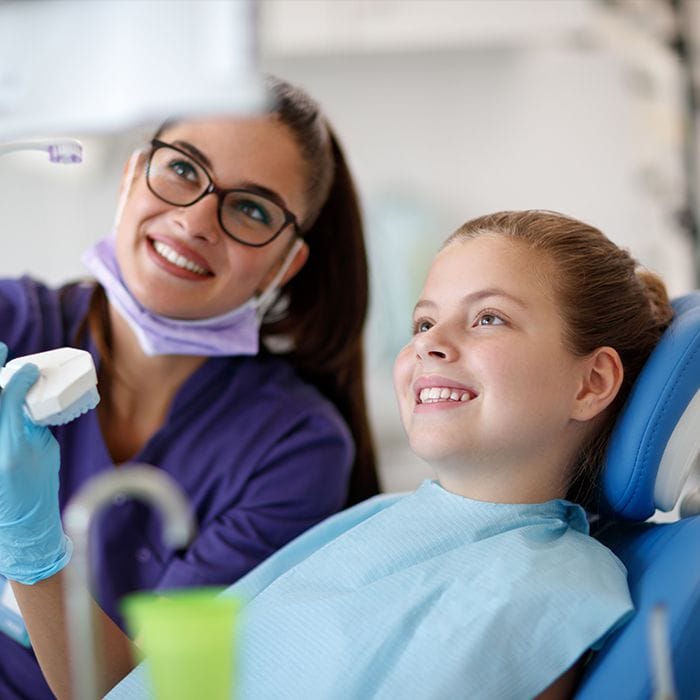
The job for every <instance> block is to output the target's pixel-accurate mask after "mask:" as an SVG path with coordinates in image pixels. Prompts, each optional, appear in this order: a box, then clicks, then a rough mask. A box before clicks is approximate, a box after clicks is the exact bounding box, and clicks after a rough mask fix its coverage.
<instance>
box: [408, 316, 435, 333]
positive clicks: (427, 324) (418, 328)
mask: <svg viewBox="0 0 700 700" xmlns="http://www.w3.org/2000/svg"><path fill="white" fill-rule="evenodd" d="M432 327H433V322H432V321H428V320H427V319H425V318H419V319H418V320H416V321H414V322H413V326H412V332H413V335H416V333H426V332H427V331H429V330H430V329H431V328H432Z"/></svg>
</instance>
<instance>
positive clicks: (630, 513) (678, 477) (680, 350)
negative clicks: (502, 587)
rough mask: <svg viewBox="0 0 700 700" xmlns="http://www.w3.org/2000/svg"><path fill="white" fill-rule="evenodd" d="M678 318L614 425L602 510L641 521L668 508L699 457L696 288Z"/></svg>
mask: <svg viewBox="0 0 700 700" xmlns="http://www.w3.org/2000/svg"><path fill="white" fill-rule="evenodd" d="M673 307H674V311H675V316H674V318H673V320H672V322H671V324H670V325H669V327H668V328H667V329H666V332H665V333H664V334H663V336H662V337H661V340H660V341H659V344H658V345H657V346H656V348H654V351H653V352H652V354H651V355H650V356H649V359H648V360H647V362H646V364H645V365H644V367H643V368H642V371H641V372H640V374H639V377H638V378H637V381H636V382H635V384H634V386H633V387H632V390H631V392H630V395H629V397H628V399H627V402H626V404H625V406H624V407H623V409H622V412H621V414H620V416H619V418H618V420H617V423H616V425H615V428H614V430H613V433H612V436H611V438H610V443H609V445H608V450H607V454H606V458H605V465H604V468H603V474H602V497H603V506H604V510H605V511H608V512H610V513H612V514H613V515H615V516H618V517H622V518H626V519H632V520H646V519H647V518H649V517H651V516H652V515H653V514H654V511H655V510H656V508H660V509H661V510H671V509H672V508H673V507H674V505H675V504H676V501H677V500H678V497H679V496H680V493H681V490H682V488H683V485H684V483H685V481H686V479H687V478H688V476H689V475H690V472H691V469H692V467H693V466H694V464H695V463H696V461H697V459H698V453H699V452H700V392H699V391H698V389H699V388H700V291H696V292H692V293H690V294H687V295H685V296H683V297H680V298H678V299H676V300H675V301H674V302H673Z"/></svg>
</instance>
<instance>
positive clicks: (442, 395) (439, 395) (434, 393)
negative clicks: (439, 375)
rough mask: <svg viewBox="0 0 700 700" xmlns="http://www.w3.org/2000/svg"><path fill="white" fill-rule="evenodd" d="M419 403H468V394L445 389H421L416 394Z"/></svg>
mask: <svg viewBox="0 0 700 700" xmlns="http://www.w3.org/2000/svg"><path fill="white" fill-rule="evenodd" d="M418 399H419V401H420V402H421V403H437V402H438V401H469V392H468V391H461V390H459V389H448V388H447V387H438V386H433V387H429V388H425V389H421V390H420V393H419V394H418Z"/></svg>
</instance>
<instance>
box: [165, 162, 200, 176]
mask: <svg viewBox="0 0 700 700" xmlns="http://www.w3.org/2000/svg"><path fill="white" fill-rule="evenodd" d="M168 168H169V170H170V171H171V172H172V173H173V174H175V175H177V176H178V177H179V178H182V179H183V180H187V181H188V182H197V181H198V180H199V172H198V170H197V168H196V167H195V166H194V165H193V164H192V163H190V162H189V161H188V160H185V159H184V158H183V159H179V160H172V161H170V163H169V165H168Z"/></svg>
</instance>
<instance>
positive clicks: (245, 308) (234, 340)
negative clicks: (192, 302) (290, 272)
mask: <svg viewBox="0 0 700 700" xmlns="http://www.w3.org/2000/svg"><path fill="white" fill-rule="evenodd" d="M301 245H302V241H301V239H297V240H296V241H295V242H294V245H293V246H292V248H291V249H290V251H289V253H288V254H287V257H286V258H285V260H284V262H283V263H282V265H281V267H280V269H279V270H278V272H277V274H276V275H275V278H274V279H273V280H272V282H271V283H270V284H269V286H268V287H267V288H266V289H265V290H264V291H263V292H262V294H260V295H258V296H254V297H252V298H251V299H249V300H248V301H247V302H245V303H244V304H242V305H241V306H239V307H237V308H235V309H233V310H232V311H228V312H227V313H225V314H222V315H220V316H214V317H211V318H203V319H196V320H193V321H191V320H181V319H175V318H168V317H166V316H160V315H158V314H154V313H153V312H151V311H149V310H148V309H147V308H145V307H144V306H142V305H141V304H140V303H139V302H138V301H137V300H136V299H135V298H134V296H133V295H132V294H131V292H130V291H129V290H128V289H127V287H126V285H125V284H124V282H123V280H122V277H121V274H120V271H119V264H118V263H117V258H116V253H115V249H114V236H108V237H107V238H104V239H102V240H101V241H98V242H97V243H96V244H95V245H94V246H92V248H89V249H88V250H87V251H86V252H85V253H84V254H83V257H82V261H83V263H84V265H85V266H86V267H87V268H88V270H90V272H91V273H92V274H93V275H94V276H95V278H96V279H97V281H98V282H99V283H100V284H101V285H102V286H103V287H104V289H105V293H106V294H107V298H108V299H109V301H110V303H111V304H112V306H114V308H115V309H117V311H118V312H119V313H120V314H121V316H122V317H123V318H124V319H125V320H126V321H127V323H128V324H129V326H130V327H131V329H132V331H133V332H134V333H135V335H136V337H137V338H138V341H139V344H140V345H141V349H142V350H143V351H144V353H145V354H146V355H198V356H206V357H214V356H228V355H257V353H258V349H259V343H260V324H261V322H262V319H263V316H264V315H265V312H266V311H267V310H268V309H269V308H270V306H271V305H272V304H273V303H274V302H275V300H276V299H277V296H278V293H279V288H278V285H279V283H280V280H281V279H282V277H283V276H284V273H285V272H286V271H287V269H288V268H289V265H290V264H291V262H292V261H293V260H294V257H295V255H296V254H297V252H298V250H299V248H300V247H301Z"/></svg>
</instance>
